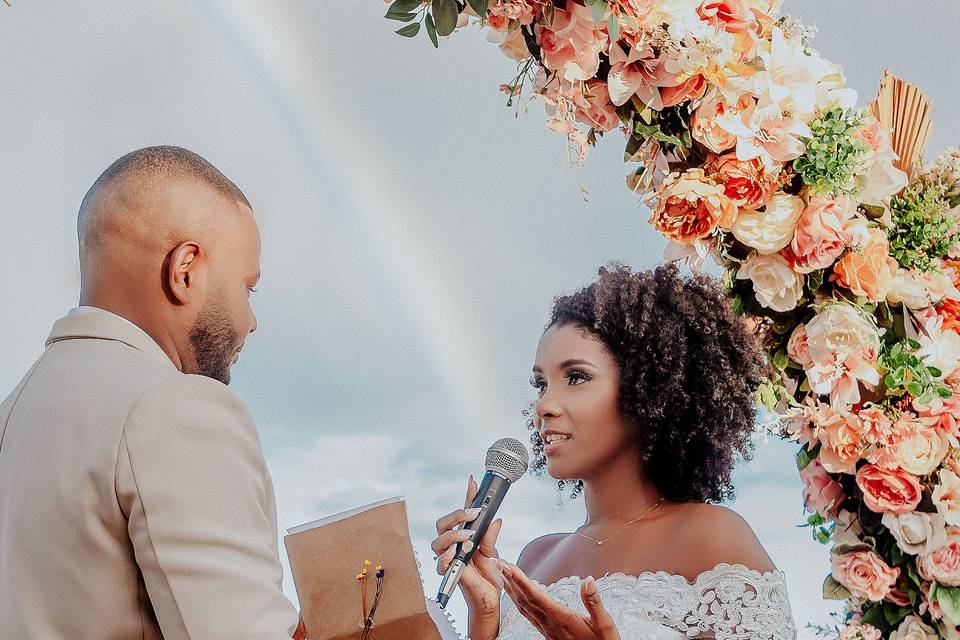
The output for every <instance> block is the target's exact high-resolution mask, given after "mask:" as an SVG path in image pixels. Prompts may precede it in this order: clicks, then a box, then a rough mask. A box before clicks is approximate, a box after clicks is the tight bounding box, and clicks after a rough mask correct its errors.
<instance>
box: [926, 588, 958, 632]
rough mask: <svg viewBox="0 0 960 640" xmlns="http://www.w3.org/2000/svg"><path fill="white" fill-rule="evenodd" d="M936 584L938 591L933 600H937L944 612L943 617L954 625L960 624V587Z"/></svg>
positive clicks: (932, 596)
mask: <svg viewBox="0 0 960 640" xmlns="http://www.w3.org/2000/svg"><path fill="white" fill-rule="evenodd" d="M934 584H936V591H934V592H932V593H931V598H936V600H937V602H938V603H939V604H940V609H942V610H943V615H944V616H945V617H946V618H947V619H948V620H949V621H950V622H951V623H953V624H955V625H957V624H960V587H945V586H943V585H942V584H937V583H934Z"/></svg>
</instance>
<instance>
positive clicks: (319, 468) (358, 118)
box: [0, 0, 960, 626]
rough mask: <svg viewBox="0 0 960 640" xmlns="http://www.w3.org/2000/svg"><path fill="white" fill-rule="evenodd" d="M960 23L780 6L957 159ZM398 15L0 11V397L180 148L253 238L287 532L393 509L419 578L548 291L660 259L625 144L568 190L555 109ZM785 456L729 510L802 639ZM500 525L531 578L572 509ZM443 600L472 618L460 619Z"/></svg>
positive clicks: (163, 8)
mask: <svg viewBox="0 0 960 640" xmlns="http://www.w3.org/2000/svg"><path fill="white" fill-rule="evenodd" d="M952 5H953V2H952V1H950V0H928V1H926V2H923V3H918V4H913V5H910V6H909V8H908V9H907V10H905V9H904V8H903V7H904V5H903V4H902V3H899V2H892V1H889V0H883V1H875V2H860V1H848V2H843V3H838V2H830V1H827V0H794V1H793V2H791V1H790V0H786V2H785V7H784V11H785V12H791V13H794V14H795V15H798V16H800V17H802V18H803V19H804V20H805V21H807V22H808V23H813V24H816V25H817V26H818V27H819V34H818V36H817V38H816V40H815V43H816V45H817V47H818V48H819V49H820V50H821V51H822V52H823V53H824V55H825V56H827V57H828V58H830V59H831V60H833V61H836V62H839V63H840V64H842V65H843V66H844V68H845V70H846V72H847V77H848V80H849V82H850V85H851V86H853V87H854V88H856V89H857V90H858V91H859V92H860V95H861V104H863V103H866V102H867V101H868V99H869V98H871V97H872V96H873V94H874V93H875V91H876V87H877V84H878V82H879V79H880V76H881V74H882V72H883V69H884V68H885V67H887V66H890V67H892V68H893V70H894V72H896V73H899V74H900V75H902V76H904V77H906V78H908V79H911V80H913V81H915V82H918V83H920V84H921V85H922V86H923V87H924V88H925V90H926V91H927V93H928V94H929V95H930V96H931V97H932V98H933V100H934V103H935V104H934V117H935V123H936V126H935V130H934V136H933V141H932V143H931V149H930V151H932V152H936V151H939V150H940V149H942V148H944V147H945V146H948V145H955V144H958V143H960V110H957V109H956V108H955V105H956V104H957V103H958V99H960V90H958V88H957V85H956V82H955V77H956V73H955V70H954V69H955V62H956V59H957V57H958V54H960V45H958V44H957V38H956V34H957V33H958V32H960V20H958V17H957V13H956V9H955V7H954V6H952ZM385 6H386V5H385V4H384V3H383V2H380V1H379V0H365V1H363V2H360V1H359V0H351V1H350V2H322V3H320V2H313V3H306V2H296V1H293V0H275V1H272V2H270V3H261V2H254V1H252V0H202V1H196V2H183V1H179V0H174V1H171V2H164V3H147V2H120V1H119V0H101V1H99V2H97V3H79V2H71V3H67V2H61V3H39V2H30V1H29V0H19V1H18V2H16V3H15V5H14V7H13V8H6V7H0V41H2V42H3V43H4V44H3V46H4V53H5V58H4V59H5V61H6V64H5V65H4V67H3V70H2V71H0V95H2V100H0V123H2V125H0V131H2V132H3V133H2V139H0V144H2V145H3V153H2V154H0V207H2V209H0V237H2V238H4V239H6V240H7V242H5V246H4V249H3V251H0V266H2V279H0V295H2V300H3V302H4V310H5V313H3V314H0V349H2V355H3V357H2V359H0V362H2V364H0V389H3V390H4V391H3V393H5V392H6V391H5V390H8V389H10V388H12V387H13V386H14V385H15V384H16V382H17V381H18V380H19V378H20V376H21V375H22V373H23V371H25V370H26V368H27V367H28V366H29V364H30V363H31V362H32V361H33V360H34V359H35V358H36V357H37V356H38V354H39V353H40V351H41V350H42V347H43V340H44V338H45V337H46V335H47V332H48V331H49V327H50V325H51V324H52V323H53V321H54V320H56V318H58V317H59V316H60V315H62V313H63V312H64V311H65V310H67V309H68V308H70V307H71V306H73V305H74V304H75V303H76V291H77V287H78V278H79V276H78V267H77V261H76V237H75V231H74V224H75V215H76V209H77V206H78V205H79V202H80V199H81V197H82V195H83V193H84V192H85V191H86V189H87V188H88V186H89V185H90V183H91V182H92V181H93V179H94V178H95V177H96V176H97V175H98V174H99V173H100V171H102V169H103V168H104V167H105V166H106V165H108V164H109V163H110V162H111V161H113V160H114V159H116V158H117V157H119V156H120V155H122V154H123V153H125V152H127V151H129V150H131V149H134V148H137V147H141V146H145V145H149V144H179V145H183V146H186V147H189V148H191V149H193V150H195V151H197V152H199V153H201V154H202V155H204V156H206V157H207V158H208V159H209V160H211V161H212V162H214V163H215V164H216V165H217V166H218V167H220V168H221V169H222V170H223V171H224V172H225V173H226V174H227V175H228V176H230V177H231V178H232V179H233V180H234V181H235V182H237V184H239V185H240V186H241V188H243V189H244V191H245V192H246V193H247V195H248V196H249V198H250V200H251V201H252V202H253V203H254V205H255V210H256V212H257V214H258V216H259V220H260V224H261V228H262V232H263V238H264V251H263V271H264V278H263V283H262V286H261V291H260V292H259V293H257V294H256V298H255V307H256V311H257V315H258V319H259V329H258V331H257V334H256V335H255V336H254V337H253V338H252V339H250V340H248V342H247V346H246V347H245V348H244V352H243V359H242V361H241V362H240V364H239V365H238V366H237V368H235V373H234V380H235V382H234V387H235V389H236V391H237V392H238V393H239V394H240V395H241V396H242V397H243V398H244V399H245V400H246V402H247V403H248V405H249V406H250V409H251V411H252V412H253V414H254V416H255V417H256V419H257V422H258V425H259V428H260V430H261V434H262V437H263V443H264V449H265V451H266V455H267V459H268V462H269V464H270V467H271V470H272V472H273V474H274V479H275V483H276V491H277V498H278V504H279V511H280V526H281V527H282V528H285V527H288V526H293V525H296V524H299V523H301V522H304V521H307V520H311V519H314V518H317V517H319V516H322V515H327V514H329V513H333V512H335V511H339V510H342V509H345V508H348V507H352V506H355V505H357V504H360V503H363V502H369V501H374V500H378V499H380V498H384V497H387V496H390V495H394V494H400V493H402V494H405V495H406V496H407V498H408V503H409V508H410V515H411V529H412V533H413V536H414V543H415V545H416V547H417V550H418V551H419V553H420V554H421V555H422V556H423V557H424V558H426V559H427V560H429V559H430V555H431V554H430V551H429V548H428V546H427V544H428V541H429V540H430V539H431V538H432V537H433V522H434V521H435V520H436V518H437V517H438V516H439V515H441V514H442V513H445V512H447V511H449V510H451V509H452V508H454V507H456V506H457V505H458V503H459V502H460V501H461V500H462V492H463V488H464V484H465V480H466V476H467V474H468V473H471V472H473V473H481V472H482V459H483V452H484V450H485V449H486V447H487V446H488V445H489V444H490V442H492V441H493V440H495V439H496V438H497V437H500V436H513V437H518V438H520V439H522V440H526V435H525V432H524V426H523V420H522V418H521V417H520V410H521V409H522V408H523V406H525V404H526V403H527V402H528V401H529V399H530V398H531V397H532V390H531V389H530V387H529V386H528V384H527V381H528V379H529V370H530V366H531V364H532V359H533V355H534V350H535V347H536V342H537V339H538V337H539V333H540V331H541V329H542V328H543V323H544V322H545V320H546V315H547V312H548V309H549V304H550V301H551V299H552V297H553V296H554V295H555V294H557V293H561V292H566V291H569V290H572V289H575V288H577V287H579V286H581V285H582V284H584V283H586V282H587V281H589V280H590V279H591V278H592V277H593V275H594V274H595V272H596V268H597V267H598V266H600V265H601V264H603V263H604V262H606V261H608V260H623V261H625V262H627V263H629V264H631V265H634V266H635V267H638V268H643V267H649V266H653V265H654V264H656V263H657V262H658V261H659V260H660V255H661V251H662V248H663V245H664V243H663V241H662V240H661V238H660V237H659V236H658V235H657V234H656V233H655V232H654V231H653V230H652V229H651V228H649V227H648V225H647V223H646V219H647V216H648V212H647V211H646V209H644V208H642V207H640V206H639V205H638V204H637V203H636V202H635V200H634V198H633V197H632V196H631V194H630V193H629V192H628V191H627V189H626V188H625V187H624V182H623V175H624V173H625V167H624V166H623V165H622V163H621V159H622V141H621V140H619V139H617V138H616V136H610V137H609V138H608V139H607V140H605V141H602V142H601V144H600V145H599V147H598V148H596V149H594V150H592V151H591V155H590V160H589V162H588V165H587V166H586V167H585V168H583V169H581V170H578V171H577V172H576V174H573V173H571V172H570V170H569V169H568V168H567V167H565V165H564V154H563V146H564V141H563V139H562V138H561V137H559V136H557V135H556V134H553V133H552V132H550V131H548V130H547V128H546V126H545V116H544V113H543V108H542V105H540V104H539V103H536V102H534V103H531V104H530V105H529V110H528V112H526V113H525V112H524V110H522V109H521V111H520V113H519V114H516V113H515V112H514V110H512V109H507V108H506V107H505V106H504V104H503V103H504V100H503V96H502V95H501V94H499V93H498V92H497V86H498V85H499V84H500V83H501V82H505V81H508V80H509V79H510V78H511V77H512V74H513V70H514V66H513V63H511V62H510V61H509V60H507V59H506V58H505V57H503V56H502V55H501V54H500V53H499V52H498V51H497V50H496V48H495V47H494V46H493V45H490V44H488V43H486V41H485V35H484V34H483V33H482V32H480V31H479V30H476V29H469V30H465V31H462V32H460V33H458V34H456V35H455V36H454V37H453V38H452V39H450V40H445V41H443V42H441V48H440V50H439V51H435V50H434V49H433V48H432V47H431V46H430V45H429V44H428V42H427V41H426V40H425V39H422V38H418V39H416V40H413V41H410V40H406V39H403V38H401V37H399V36H396V35H394V34H393V33H392V32H391V27H396V26H397V25H395V24H392V23H387V22H386V21H384V20H382V14H383V11H384V8H385ZM928 155H929V153H928ZM578 185H582V186H583V187H585V188H586V189H587V190H588V191H589V192H590V194H591V195H590V198H589V202H585V201H584V200H583V199H582V198H581V197H580V195H579V189H578ZM792 453H793V448H792V446H790V445H789V444H786V443H780V442H776V441H771V442H768V443H766V444H764V445H762V446H760V448H759V449H758V452H757V455H756V458H755V460H754V461H753V462H751V463H749V464H748V465H746V466H745V467H744V468H743V469H741V470H740V471H739V472H738V475H737V486H738V499H737V500H736V501H735V502H734V503H733V504H732V505H731V506H732V507H733V508H734V509H736V510H737V511H738V512H740V513H741V514H742V515H744V516H745V517H746V518H747V519H748V521H750V522H751V524H752V525H753V527H754V529H755V530H756V531H757V534H758V535H759V536H760V538H761V540H762V542H763V543H764V544H765V546H766V547H767V549H768V551H769V552H770V555H771V556H772V557H773V559H774V561H775V562H776V563H777V565H778V566H779V567H780V568H782V569H784V570H785V571H786V572H787V575H788V581H789V590H790V595H791V599H792V601H793V606H794V613H795V616H796V618H797V620H798V622H799V623H800V625H801V626H802V625H803V624H804V623H806V622H823V621H824V620H825V619H826V614H827V612H828V611H830V610H831V606H830V604H828V603H824V602H822V601H821V600H820V597H819V591H820V582H821V580H822V578H823V576H824V575H825V574H826V573H827V571H828V564H827V557H826V549H824V548H821V547H819V546H817V545H816V544H815V543H813V542H812V541H811V540H810V537H809V533H808V532H807V531H806V530H805V529H798V528H796V527H795V524H796V523H797V522H799V521H800V520H801V508H800V493H799V491H800V485H799V480H798V479H797V477H796V472H795V471H794V466H793V460H792ZM503 515H504V518H505V520H506V525H505V527H504V530H503V534H502V540H501V544H500V547H501V551H502V552H503V554H504V555H505V556H506V557H507V558H508V559H511V560H515V559H516V556H517V554H518V553H519V551H520V549H521V548H522V547H523V545H524V544H525V543H526V542H527V541H528V540H530V539H531V538H533V537H536V536H538V535H541V534H543V533H547V532H550V531H557V530H571V529H572V528H574V527H576V526H577V525H579V524H580V522H581V521H582V517H583V512H582V504H581V503H580V502H579V501H575V502H563V503H558V495H557V492H556V490H555V489H554V488H553V486H552V484H551V483H549V482H547V481H537V480H535V479H532V478H527V479H524V480H523V481H521V482H519V483H518V484H517V485H516V487H515V488H514V489H512V490H511V496H510V498H509V499H508V500H507V502H506V503H505V505H504V508H503ZM429 564H430V563H429V562H428V563H427V566H425V567H424V569H425V574H424V577H425V582H426V589H427V591H429V592H434V591H435V588H436V586H437V584H438V582H439V578H438V577H437V576H435V575H433V574H432V573H431V568H430V566H429ZM285 586H286V589H287V591H288V593H289V594H291V596H293V595H294V591H293V585H292V583H291V582H289V580H288V581H287V583H286V585H285ZM451 610H452V611H453V613H454V615H455V616H457V618H458V619H459V620H465V619H466V617H465V615H464V613H463V608H462V605H461V601H456V602H455V604H453V605H451Z"/></svg>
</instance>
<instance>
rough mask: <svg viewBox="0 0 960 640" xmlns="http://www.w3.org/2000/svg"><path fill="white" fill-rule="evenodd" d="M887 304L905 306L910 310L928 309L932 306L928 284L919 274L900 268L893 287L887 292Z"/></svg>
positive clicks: (894, 278)
mask: <svg viewBox="0 0 960 640" xmlns="http://www.w3.org/2000/svg"><path fill="white" fill-rule="evenodd" d="M887 302H889V303H890V304H903V305H906V306H907V307H908V308H910V309H926V308H927V307H929V306H930V294H929V293H928V292H927V284H926V283H925V282H924V281H923V280H922V279H921V278H920V277H919V273H917V272H915V271H913V270H911V269H904V268H900V270H899V271H897V275H895V276H894V277H893V286H891V287H890V291H888V292H887Z"/></svg>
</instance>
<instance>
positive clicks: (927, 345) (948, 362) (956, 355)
mask: <svg viewBox="0 0 960 640" xmlns="http://www.w3.org/2000/svg"><path fill="white" fill-rule="evenodd" d="M923 328H924V332H923V333H922V334H921V335H920V337H919V341H920V349H918V350H917V356H919V357H920V358H921V359H922V360H923V362H924V364H926V365H927V366H928V367H936V368H937V369H939V370H940V372H941V373H942V376H941V377H947V376H949V375H950V374H951V373H953V372H954V371H955V370H956V368H957V365H958V364H960V334H958V333H957V332H956V331H953V330H952V329H947V330H946V331H944V330H943V318H941V317H940V316H931V317H930V318H928V319H927V320H926V322H925V323H924V327H923Z"/></svg>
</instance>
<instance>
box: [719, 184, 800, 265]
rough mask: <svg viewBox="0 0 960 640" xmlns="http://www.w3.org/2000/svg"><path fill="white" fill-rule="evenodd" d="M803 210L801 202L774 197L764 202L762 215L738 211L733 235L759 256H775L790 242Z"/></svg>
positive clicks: (755, 212) (784, 194)
mask: <svg viewBox="0 0 960 640" xmlns="http://www.w3.org/2000/svg"><path fill="white" fill-rule="evenodd" d="M803 208H804V205H803V200H801V199H800V198H798V197H797V196H791V195H789V194H786V193H782V192H781V193H777V194H775V195H774V196H773V197H771V198H770V200H769V201H768V202H767V206H766V210H765V211H749V210H744V211H741V212H740V215H739V216H738V217H737V221H736V222H735V223H734V224H733V235H734V236H736V238H737V240H739V241H740V242H742V243H743V244H745V245H747V246H748V247H753V248H754V249H756V250H757V251H759V252H760V253H776V252H777V251H780V249H783V248H784V247H786V246H787V245H788V244H790V241H791V240H793V233H794V231H795V230H796V228H797V220H799V219H800V214H801V213H803Z"/></svg>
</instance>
